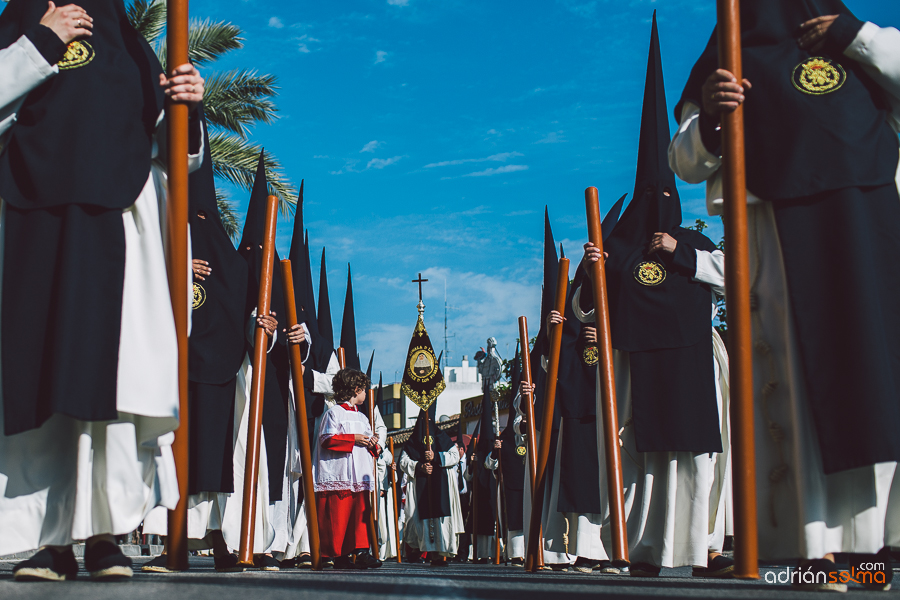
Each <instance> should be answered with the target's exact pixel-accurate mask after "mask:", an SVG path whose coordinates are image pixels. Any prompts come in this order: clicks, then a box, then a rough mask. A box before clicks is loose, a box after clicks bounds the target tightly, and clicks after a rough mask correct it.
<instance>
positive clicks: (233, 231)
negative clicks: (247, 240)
mask: <svg viewBox="0 0 900 600" xmlns="http://www.w3.org/2000/svg"><path fill="white" fill-rule="evenodd" d="M216 206H218V207H219V219H221V221H222V226H223V227H224V228H225V233H227V234H228V237H230V238H231V241H232V242H236V241H237V240H238V238H239V237H240V234H241V224H240V219H239V218H238V215H237V213H236V212H235V211H234V204H232V203H231V201H230V200H228V196H226V195H225V192H223V191H222V190H218V189H217V190H216Z"/></svg>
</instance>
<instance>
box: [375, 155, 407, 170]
mask: <svg viewBox="0 0 900 600" xmlns="http://www.w3.org/2000/svg"><path fill="white" fill-rule="evenodd" d="M401 158H403V157H402V156H393V157H391V158H373V159H372V160H370V161H369V162H368V164H367V165H366V168H367V169H383V168H385V167H386V166H388V165H392V164H394V163H395V162H397V161H398V160H400V159H401Z"/></svg>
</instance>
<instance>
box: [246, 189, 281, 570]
mask: <svg viewBox="0 0 900 600" xmlns="http://www.w3.org/2000/svg"><path fill="white" fill-rule="evenodd" d="M277 219H278V198H276V197H275V196H269V197H268V200H267V201H266V225H265V231H264V234H263V247H262V265H261V266H260V275H259V295H258V296H257V302H256V314H257V316H263V315H268V314H269V309H270V308H271V306H272V276H273V275H274V272H275V225H276V221H277ZM268 349H269V340H268V336H267V335H266V331H265V329H263V328H262V327H259V326H257V327H256V330H255V332H254V335H253V378H252V379H251V381H250V417H249V420H248V424H247V456H246V458H245V461H244V498H243V504H242V506H241V540H240V543H241V545H240V550H239V551H238V564H239V565H241V566H243V567H252V566H253V541H254V537H255V536H254V533H255V529H256V488H257V485H258V481H257V480H258V479H259V444H260V440H261V439H262V435H261V434H262V413H263V401H264V399H265V398H264V393H265V387H266V354H267V351H268ZM273 476H274V474H273Z"/></svg>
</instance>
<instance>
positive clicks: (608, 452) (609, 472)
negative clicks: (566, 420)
mask: <svg viewBox="0 0 900 600" xmlns="http://www.w3.org/2000/svg"><path fill="white" fill-rule="evenodd" d="M584 204H585V208H586V209H587V226H588V240H589V241H590V242H591V243H592V244H593V245H594V246H595V247H596V248H597V249H598V250H599V251H600V255H601V257H602V256H603V231H602V229H601V225H600V204H599V202H598V199H597V188H595V187H589V188H587V189H586V190H584ZM605 267H606V265H604V263H603V259H602V258H601V259H600V260H598V261H597V262H595V263H593V264H591V265H589V266H588V269H590V271H589V275H590V276H591V287H592V291H593V293H594V324H595V326H596V328H597V349H598V350H599V353H600V360H599V361H598V363H597V368H598V369H599V370H600V411H601V413H602V414H603V449H604V455H605V456H606V465H605V466H606V488H607V494H608V495H609V497H608V501H609V521H610V525H611V526H612V550H613V558H614V559H615V560H625V561H627V560H628V533H627V531H626V529H625V497H624V491H623V490H624V488H625V484H624V479H623V477H622V452H621V449H620V448H619V412H618V410H617V408H616V379H615V371H614V369H613V351H612V330H611V329H610V326H609V299H608V298H607V295H606V269H605ZM598 450H599V448H598Z"/></svg>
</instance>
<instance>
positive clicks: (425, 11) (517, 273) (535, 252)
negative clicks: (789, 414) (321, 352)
mask: <svg viewBox="0 0 900 600" xmlns="http://www.w3.org/2000/svg"><path fill="white" fill-rule="evenodd" d="M847 4H848V6H850V8H851V9H852V10H854V11H855V13H856V14H857V16H859V17H860V18H862V19H869V20H872V21H874V22H876V23H878V24H880V25H894V26H896V25H898V24H900V3H898V2H896V1H894V0H886V1H881V2H876V1H874V0H855V1H854V0H848V1H847ZM654 9H656V10H658V20H659V27H660V39H661V44H662V57H663V67H664V71H665V81H666V93H667V97H668V102H669V108H670V112H671V108H672V106H674V104H675V102H676V101H677V99H678V97H679V95H680V93H681V88H682V86H683V85H684V82H685V80H686V79H687V75H688V72H689V70H690V68H691V66H692V65H693V62H694V61H695V60H696V58H697V56H698V55H699V53H700V51H701V50H702V48H703V46H704V44H705V42H706V40H707V38H708V36H709V33H710V31H711V30H712V27H713V26H714V22H715V2H714V1H713V0H706V1H700V0H656V1H650V0H630V1H612V0H593V1H587V2H586V1H584V0H558V1H555V2H554V1H552V0H544V1H540V2H536V1H526V2H521V1H520V2H509V1H493V2H475V1H471V0H444V1H437V0H355V1H349V0H348V1H342V2H311V1H309V0H302V1H297V2H284V1H279V2H275V1H274V0H215V1H213V0H192V2H191V11H192V15H193V16H195V17H199V18H210V19H213V20H227V21H231V22H233V23H235V24H237V25H238V26H240V27H241V28H242V29H243V30H244V35H245V38H246V46H245V48H244V49H243V50H240V51H237V52H234V53H232V54H230V55H229V56H228V57H227V58H226V59H224V60H222V61H220V62H219V63H216V64H214V65H212V66H211V67H209V68H208V70H209V71H213V70H219V69H226V68H235V67H243V68H254V69H257V70H259V71H261V72H267V73H273V74H275V75H277V76H278V79H279V85H280V87H281V90H280V95H279V97H278V98H277V99H276V101H277V104H278V107H279V110H280V113H279V114H280V117H281V118H280V119H279V120H278V121H277V122H276V123H275V124H274V125H271V126H260V127H257V128H256V129H255V130H254V131H253V133H252V137H253V138H254V140H255V141H257V142H259V143H261V144H263V145H265V147H266V148H267V149H269V150H271V151H273V152H274V153H275V154H276V155H277V156H278V157H279V159H280V160H281V161H282V163H283V164H284V165H285V167H286V172H287V175H288V177H290V178H291V179H292V180H293V181H294V182H295V183H296V184H298V185H299V182H300V179H301V178H304V179H305V180H306V211H305V219H306V223H307V227H308V228H309V233H310V243H311V247H312V251H313V263H314V264H313V271H314V279H316V280H318V260H319V256H320V253H321V249H322V247H323V246H326V247H327V257H328V277H329V285H330V292H331V306H332V312H333V316H334V320H335V330H336V331H339V329H340V317H341V310H342V307H343V299H344V290H345V285H346V272H347V271H346V269H347V263H348V262H349V263H351V265H352V268H353V277H354V281H353V284H354V292H355V304H356V322H357V327H358V334H359V347H360V351H361V353H363V354H365V358H364V359H363V360H364V364H365V360H367V357H368V354H369V352H371V351H372V350H373V349H374V350H375V351H376V359H375V370H376V371H378V370H381V371H383V372H384V374H385V378H386V380H393V379H394V373H395V371H397V372H398V374H399V373H400V372H402V371H401V370H402V365H403V357H404V356H405V353H406V348H407V345H408V343H409V338H410V335H411V333H412V329H413V326H414V324H415V319H416V310H415V305H416V301H417V292H416V286H415V285H414V284H412V283H410V280H411V279H414V278H415V277H416V274H417V273H418V272H420V271H421V272H422V273H423V274H424V276H425V277H427V278H428V279H430V282H429V283H427V284H425V302H426V305H427V310H426V324H427V326H428V328H429V333H430V334H431V337H432V341H433V342H434V343H435V346H436V347H437V348H436V349H437V350H438V351H440V350H441V349H442V348H443V334H444V331H443V317H444V284H445V281H446V289H447V300H448V303H449V305H450V306H451V307H454V308H453V310H451V311H450V312H449V322H448V325H449V333H450V334H451V335H453V336H455V337H453V338H451V339H450V342H449V349H450V353H451V364H459V360H460V359H461V357H462V355H463V354H468V355H470V356H471V355H473V354H474V353H475V352H476V351H477V349H478V348H479V346H481V345H484V343H485V339H486V338H487V337H488V336H491V335H493V336H495V337H497V339H498V340H499V350H500V352H501V354H502V355H503V356H504V357H508V356H509V355H511V354H512V351H513V348H514V347H515V338H516V336H517V326H516V318H517V317H518V316H519V315H523V314H524V315H527V316H528V317H529V322H530V325H531V330H532V331H533V332H536V331H537V328H538V323H537V314H538V308H539V302H540V300H539V299H540V282H541V245H542V232H543V210H544V205H548V206H549V209H550V218H551V223H552V226H553V231H554V234H555V236H556V239H557V242H560V241H561V242H563V244H564V246H565V249H566V252H567V254H569V255H570V256H571V257H572V258H573V259H574V260H573V263H575V262H577V258H578V257H579V253H578V250H579V248H580V246H581V244H582V243H583V241H584V239H585V237H586V235H587V234H586V226H585V221H584V196H583V192H584V188H585V187H587V186H591V185H593V186H596V187H597V188H599V190H600V204H601V209H602V210H604V211H605V210H606V209H607V208H608V207H609V206H610V205H611V204H612V203H613V202H614V201H615V200H616V199H617V198H618V197H619V196H621V195H622V194H624V193H629V194H630V192H631V190H632V187H633V184H634V165H635V162H636V160H637V137H638V130H639V127H640V113H641V99H642V94H643V82H644V74H645V69H646V60H647V49H648V44H649V36H650V19H651V15H652V12H653V10H654ZM670 126H671V127H672V128H674V122H673V123H672V124H671V125H670ZM679 190H680V193H681V199H682V204H683V207H684V214H685V221H686V223H693V221H694V219H696V218H698V217H703V218H706V217H705V208H704V201H703V197H704V190H703V188H702V186H689V185H687V184H682V185H680V187H679ZM231 198H232V199H233V200H234V201H236V202H237V203H238V204H239V206H241V208H242V209H243V208H245V207H246V202H247V194H246V193H243V192H237V191H232V194H231ZM706 220H707V221H708V222H709V223H710V225H711V228H710V230H708V232H707V233H708V234H709V235H710V237H711V238H713V240H714V241H718V240H719V238H720V236H721V232H722V227H721V224H720V222H719V221H718V219H710V218H707V219H706ZM290 227H291V224H290V223H289V222H282V223H281V225H280V227H279V240H278V245H279V251H280V252H281V253H282V255H284V256H286V255H287V250H288V247H289V243H290V240H289V236H290ZM573 268H574V264H573Z"/></svg>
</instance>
